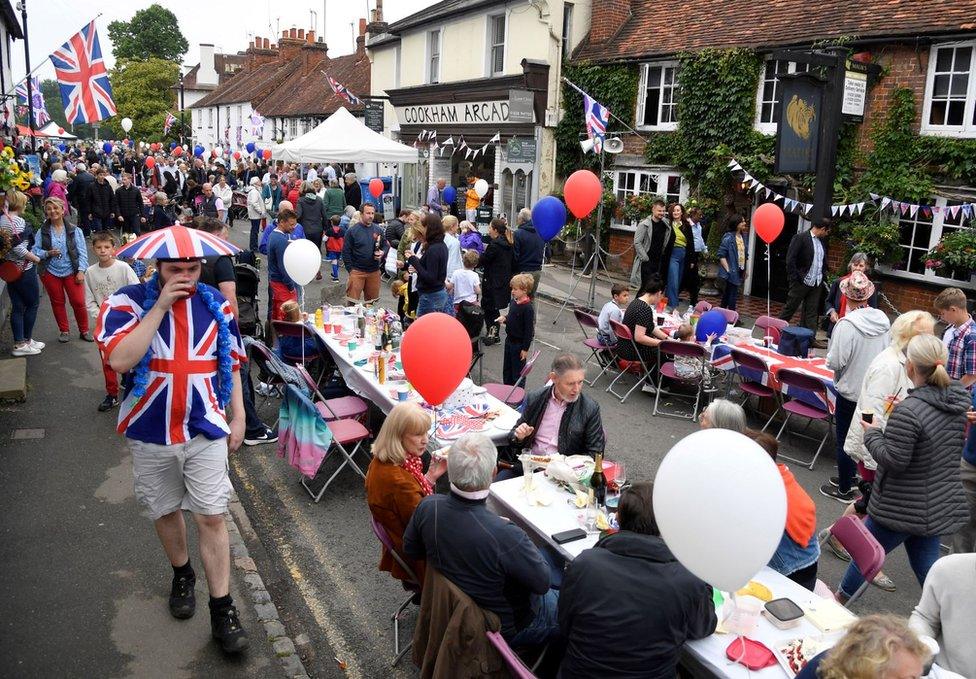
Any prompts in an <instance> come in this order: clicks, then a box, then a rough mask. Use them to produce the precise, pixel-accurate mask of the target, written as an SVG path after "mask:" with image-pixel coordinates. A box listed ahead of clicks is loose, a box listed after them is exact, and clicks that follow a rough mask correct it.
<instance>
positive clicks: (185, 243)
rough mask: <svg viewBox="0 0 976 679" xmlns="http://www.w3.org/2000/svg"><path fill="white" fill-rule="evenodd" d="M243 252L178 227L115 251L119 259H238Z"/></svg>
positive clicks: (160, 231) (218, 239)
mask: <svg viewBox="0 0 976 679" xmlns="http://www.w3.org/2000/svg"><path fill="white" fill-rule="evenodd" d="M240 251H241V249H240V248H239V247H237V246H236V245H233V244H231V243H228V242H227V241H225V240H224V239H223V238H218V237H217V236H214V235H213V234H210V233H206V232H204V231H197V230H196V229H188V228H186V227H185V226H181V225H179V224H177V225H176V226H168V227H166V228H165V229H158V230H156V231H152V232H150V233H147V234H146V235H145V236H141V237H139V238H136V239H135V240H134V241H132V242H131V243H129V244H128V245H124V246H122V247H121V248H119V249H118V250H116V251H115V256H116V257H131V258H133V259H161V260H177V259H203V258H205V257H220V256H221V255H236V254H237V253H238V252H240Z"/></svg>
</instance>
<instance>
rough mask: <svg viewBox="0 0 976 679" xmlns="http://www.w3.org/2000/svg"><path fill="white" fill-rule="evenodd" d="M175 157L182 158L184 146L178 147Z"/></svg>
mask: <svg viewBox="0 0 976 679" xmlns="http://www.w3.org/2000/svg"><path fill="white" fill-rule="evenodd" d="M173 155H174V156H176V157H177V158H179V157H180V156H182V155H183V147H182V146H177V147H176V148H175V149H173Z"/></svg>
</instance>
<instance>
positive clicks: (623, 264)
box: [608, 230, 634, 272]
mask: <svg viewBox="0 0 976 679" xmlns="http://www.w3.org/2000/svg"><path fill="white" fill-rule="evenodd" d="M633 244H634V234H632V233H631V232H630V231H617V230H613V231H611V232H610V253H611V254H614V255H617V254H620V253H623V254H622V255H621V256H620V258H619V260H618V259H617V258H616V257H614V258H613V259H614V261H619V262H620V270H621V271H625V272H629V271H630V267H632V266H633V265H634V251H633V249H632V248H631V246H632V245H633ZM608 264H610V267H611V268H613V264H612V262H608Z"/></svg>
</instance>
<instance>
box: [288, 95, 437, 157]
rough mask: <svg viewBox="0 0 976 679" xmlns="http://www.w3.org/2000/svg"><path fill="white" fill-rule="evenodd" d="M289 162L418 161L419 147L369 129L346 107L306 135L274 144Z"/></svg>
mask: <svg viewBox="0 0 976 679" xmlns="http://www.w3.org/2000/svg"><path fill="white" fill-rule="evenodd" d="M271 156H272V158H274V159H275V160H283V161H285V162H289V163H331V162H339V163H362V162H376V163H416V162H417V160H418V153H417V149H415V148H413V147H412V146H406V145H405V144H401V143H399V142H396V141H393V140H392V139H388V138H387V137H384V136H383V135H382V134H378V133H376V132H374V131H373V130H371V129H369V128H368V127H366V125H364V124H363V123H362V122H361V121H359V120H357V119H356V118H355V117H353V115H352V114H351V113H350V112H349V111H347V110H346V109H345V108H344V107H342V108H340V109H339V110H338V111H336V112H335V113H333V114H332V115H331V116H329V117H328V118H327V119H326V120H325V121H323V122H322V123H321V124H319V126H318V127H316V128H315V129H314V130H311V131H309V132H307V133H305V134H303V135H302V136H300V137H298V138H296V139H292V140H290V141H287V142H285V143H284V144H275V145H274V146H272V147H271Z"/></svg>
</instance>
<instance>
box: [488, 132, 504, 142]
mask: <svg viewBox="0 0 976 679" xmlns="http://www.w3.org/2000/svg"><path fill="white" fill-rule="evenodd" d="M501 139H502V135H501V134H500V133H498V132H496V133H495V136H494V137H492V138H491V139H489V140H488V143H489V144H497V143H498V142H499V141H501Z"/></svg>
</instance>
